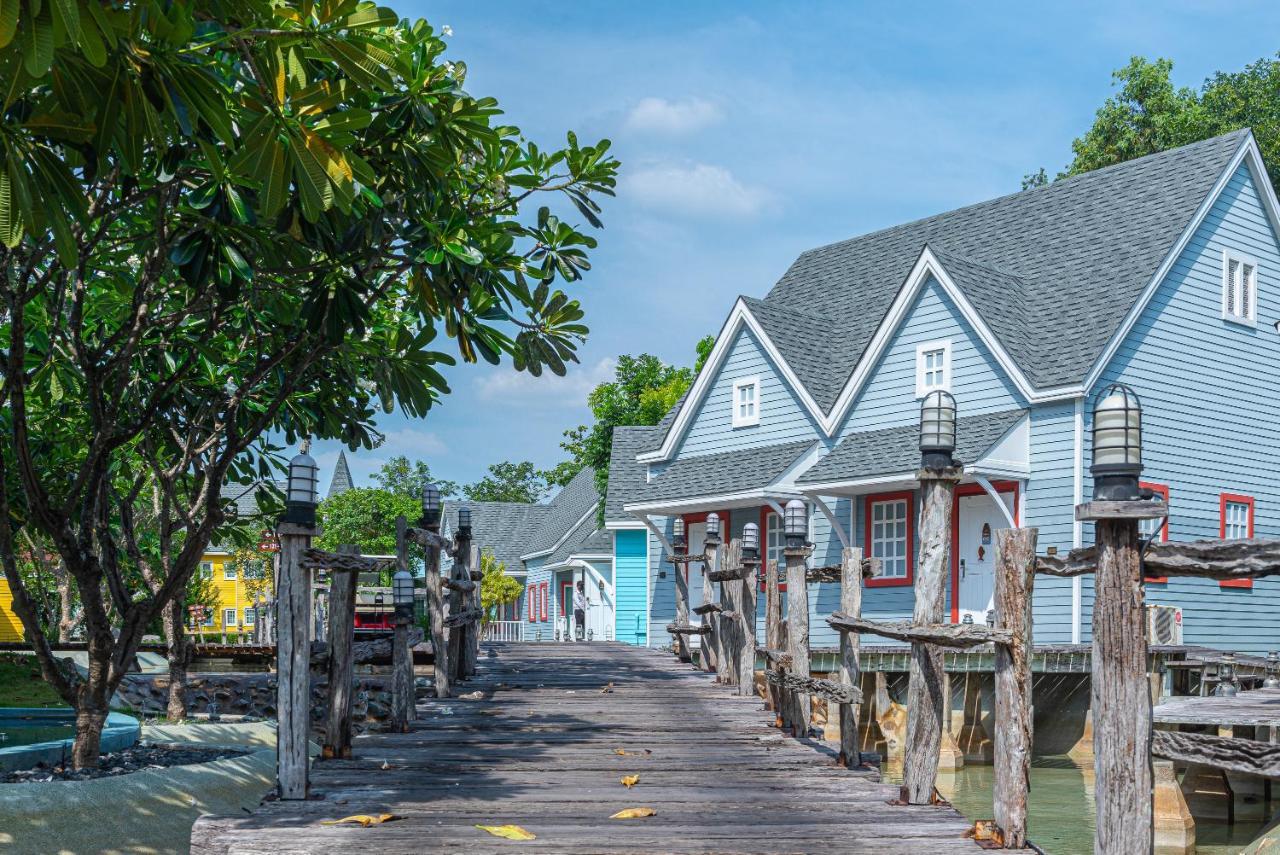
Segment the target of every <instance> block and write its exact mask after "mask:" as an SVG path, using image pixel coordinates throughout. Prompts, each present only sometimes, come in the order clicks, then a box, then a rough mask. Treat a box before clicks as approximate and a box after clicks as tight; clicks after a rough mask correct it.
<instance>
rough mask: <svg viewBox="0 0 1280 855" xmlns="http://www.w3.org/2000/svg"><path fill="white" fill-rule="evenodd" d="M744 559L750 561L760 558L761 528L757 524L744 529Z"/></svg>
mask: <svg viewBox="0 0 1280 855" xmlns="http://www.w3.org/2000/svg"><path fill="white" fill-rule="evenodd" d="M742 557H743V558H745V559H747V560H748V561H754V560H755V559H757V558H759V557H760V526H758V525H756V524H755V523H747V524H746V525H744V526H743V527H742Z"/></svg>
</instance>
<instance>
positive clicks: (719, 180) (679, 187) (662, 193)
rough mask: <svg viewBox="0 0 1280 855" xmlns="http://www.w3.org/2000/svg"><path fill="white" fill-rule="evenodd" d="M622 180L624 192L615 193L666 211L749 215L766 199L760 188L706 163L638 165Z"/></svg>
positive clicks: (712, 215)
mask: <svg viewBox="0 0 1280 855" xmlns="http://www.w3.org/2000/svg"><path fill="white" fill-rule="evenodd" d="M624 184H625V188H626V190H625V195H624V194H619V195H624V198H631V199H635V200H636V201H638V202H639V203H640V204H642V205H645V206H646V207H649V208H658V209H661V210H662V211H663V212H664V213H667V214H686V215H691V216H698V217H716V216H727V217H750V216H754V215H755V214H757V213H759V212H760V210H761V209H762V208H763V207H764V205H765V202H766V201H767V200H768V194H767V193H766V192H765V191H764V190H762V189H760V188H758V187H750V186H748V185H746V184H743V183H742V182H741V181H739V180H738V179H737V178H736V177H734V174H733V173H732V172H730V171H729V170H728V169H725V168H724V167H723V166H713V165H711V164H707V163H694V164H689V165H685V166H679V165H675V164H659V165H656V166H649V167H641V168H640V169H638V170H636V171H635V172H633V173H631V176H630V177H629V178H625V179H624Z"/></svg>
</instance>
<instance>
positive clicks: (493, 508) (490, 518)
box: [444, 499, 550, 573]
mask: <svg viewBox="0 0 1280 855" xmlns="http://www.w3.org/2000/svg"><path fill="white" fill-rule="evenodd" d="M464 505H465V506H466V507H468V508H470V509H471V535H472V538H473V539H474V542H475V544H476V545H477V546H479V547H480V549H481V550H486V549H487V550H491V551H492V552H493V557H494V558H496V559H497V560H498V561H501V562H502V563H503V564H505V565H506V566H507V572H509V573H518V572H521V571H523V570H524V565H523V564H522V563H521V562H520V556H521V555H522V554H524V552H525V551H526V546H527V544H528V543H529V538H530V537H532V536H533V534H534V532H536V531H537V530H538V529H539V528H540V527H541V526H542V523H543V521H544V520H545V519H546V516H547V512H548V511H549V510H550V509H549V507H548V506H547V505H530V504H524V503H521V502H466V501H462V500H458V499H450V500H449V501H447V502H445V503H444V518H445V519H446V520H448V521H449V522H450V524H452V522H453V520H454V515H455V513H456V512H457V509H458V508H460V507H462V506H464Z"/></svg>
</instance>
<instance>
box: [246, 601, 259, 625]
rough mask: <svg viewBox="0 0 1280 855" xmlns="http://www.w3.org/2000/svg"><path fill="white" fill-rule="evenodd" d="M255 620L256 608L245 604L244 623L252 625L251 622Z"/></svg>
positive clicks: (256, 618) (256, 617) (256, 615)
mask: <svg viewBox="0 0 1280 855" xmlns="http://www.w3.org/2000/svg"><path fill="white" fill-rule="evenodd" d="M257 620H258V610H257V609H256V608H254V607H253V606H245V607H244V625H245V626H253V624H254V623H255V622H256V621H257Z"/></svg>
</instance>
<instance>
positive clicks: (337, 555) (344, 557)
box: [302, 549, 391, 573]
mask: <svg viewBox="0 0 1280 855" xmlns="http://www.w3.org/2000/svg"><path fill="white" fill-rule="evenodd" d="M390 563H391V561H390V560H389V559H386V558H368V557H365V556H362V555H360V554H359V552H356V553H354V554H348V553H345V552H325V551H324V550H323V549H308V550H306V551H305V552H304V553H302V566H303V567H305V568H306V569H308V570H328V571H329V572H331V573H335V572H336V573H372V572H373V571H375V570H380V569H382V568H383V567H386V566H387V565H388V564H390Z"/></svg>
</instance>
